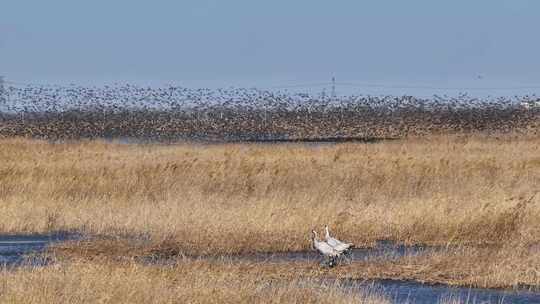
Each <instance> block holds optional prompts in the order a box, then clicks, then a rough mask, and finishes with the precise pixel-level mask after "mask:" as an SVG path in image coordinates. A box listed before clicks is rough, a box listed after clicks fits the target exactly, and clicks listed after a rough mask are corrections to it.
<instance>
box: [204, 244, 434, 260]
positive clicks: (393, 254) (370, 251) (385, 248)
mask: <svg viewBox="0 0 540 304" xmlns="http://www.w3.org/2000/svg"><path fill="white" fill-rule="evenodd" d="M438 250H442V248H439V247H428V246H420V245H414V246H406V245H401V244H396V243H394V242H391V241H378V242H377V244H376V246H375V247H373V248H354V249H352V250H351V252H352V254H351V255H350V261H351V262H352V261H369V260H372V259H384V260H392V259H397V258H401V257H405V256H415V255H421V254H427V253H430V252H436V251H438ZM204 258H211V259H227V260H229V259H230V260H233V261H248V262H260V263H263V262H264V263H287V262H311V261H313V262H314V261H321V260H322V257H321V256H320V255H319V254H318V253H317V252H315V251H313V250H310V251H295V252H274V253H253V254H237V255H226V256H217V257H204Z"/></svg>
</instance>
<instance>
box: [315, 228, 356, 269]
mask: <svg viewBox="0 0 540 304" xmlns="http://www.w3.org/2000/svg"><path fill="white" fill-rule="evenodd" d="M324 230H325V239H326V240H325V241H322V240H319V237H318V234H317V231H315V230H312V231H311V233H312V237H311V242H312V246H313V248H314V249H315V250H317V251H318V252H319V253H320V254H321V255H322V256H323V257H324V258H325V260H324V261H323V265H327V266H329V267H334V266H336V265H337V263H338V261H339V260H340V259H342V258H343V259H345V260H346V261H350V260H351V259H352V249H353V248H354V244H352V243H344V242H342V241H340V240H338V239H336V238H334V237H332V236H331V235H330V231H329V229H328V225H326V226H324Z"/></svg>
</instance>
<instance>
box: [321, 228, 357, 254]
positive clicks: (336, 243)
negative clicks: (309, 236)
mask: <svg viewBox="0 0 540 304" xmlns="http://www.w3.org/2000/svg"><path fill="white" fill-rule="evenodd" d="M324 230H325V231H326V243H328V245H330V246H332V248H334V250H335V251H337V252H339V253H340V254H341V253H344V252H346V251H347V250H349V249H351V248H353V247H354V244H352V243H343V242H342V241H340V240H338V239H336V238H333V237H331V236H330V231H329V230H328V225H325V226H324Z"/></svg>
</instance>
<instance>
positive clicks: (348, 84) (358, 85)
mask: <svg viewBox="0 0 540 304" xmlns="http://www.w3.org/2000/svg"><path fill="white" fill-rule="evenodd" d="M6 84H9V85H19V86H52V87H69V86H73V84H70V85H57V84H39V83H28V82H15V81H7V80H5V77H0V90H3V91H5V85H6ZM338 86H346V87H356V88H381V89H418V90H453V91H456V90H457V91H460V90H461V91H490V90H502V91H504V90H531V89H534V90H537V89H540V85H528V86H509V87H495V86H492V87H458V86H437V85H409V84H383V83H360V82H337V81H336V80H335V77H332V80H331V82H312V83H296V84H283V85H274V86H256V88H261V89H295V88H316V87H330V88H331V94H332V95H331V96H332V97H335V96H336V94H337V93H336V88H337V87H338ZM223 87H226V86H223Z"/></svg>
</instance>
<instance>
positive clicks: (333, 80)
mask: <svg viewBox="0 0 540 304" xmlns="http://www.w3.org/2000/svg"><path fill="white" fill-rule="evenodd" d="M331 98H332V99H336V77H332V95H331Z"/></svg>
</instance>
